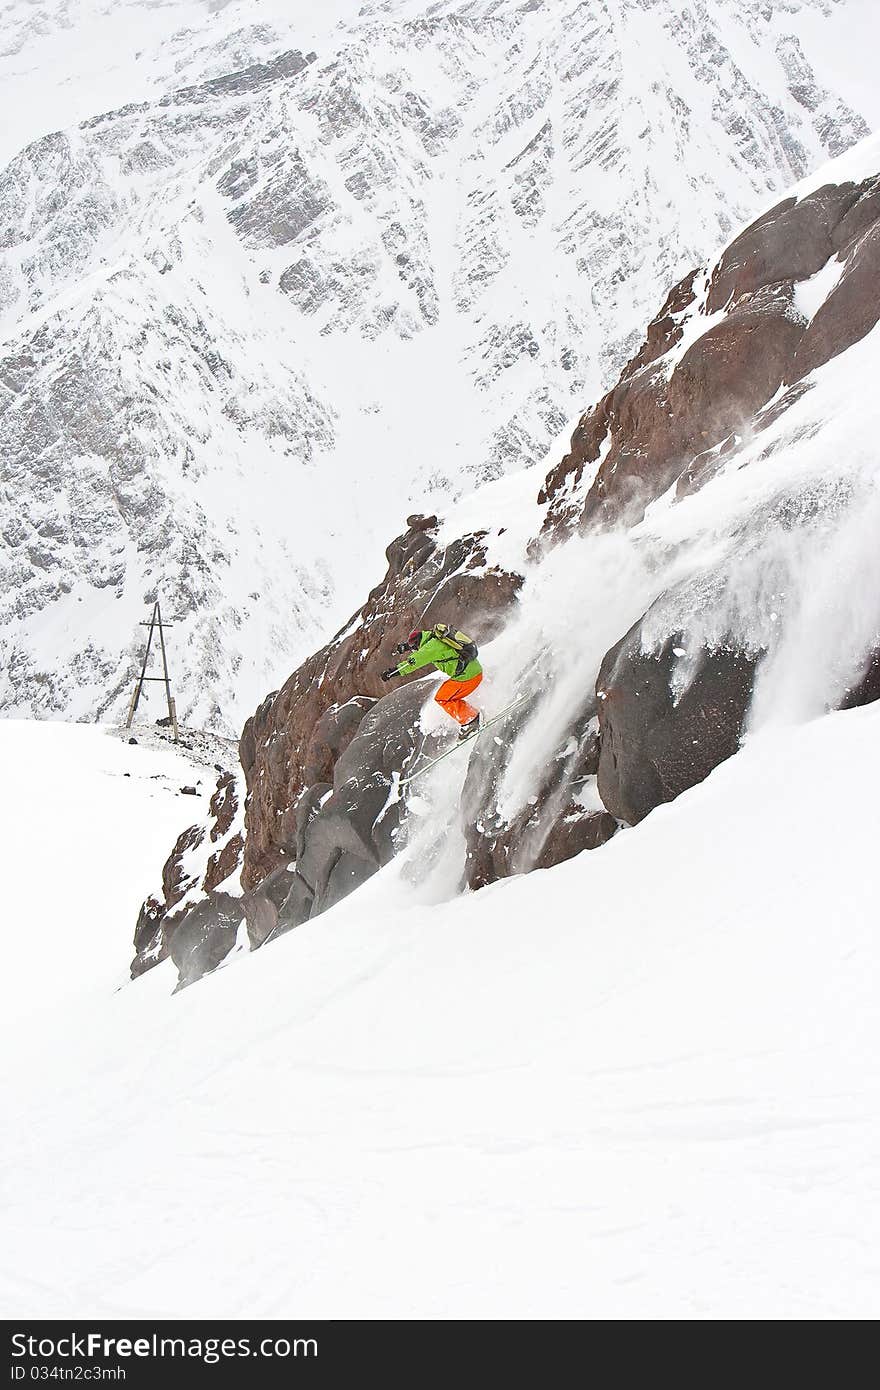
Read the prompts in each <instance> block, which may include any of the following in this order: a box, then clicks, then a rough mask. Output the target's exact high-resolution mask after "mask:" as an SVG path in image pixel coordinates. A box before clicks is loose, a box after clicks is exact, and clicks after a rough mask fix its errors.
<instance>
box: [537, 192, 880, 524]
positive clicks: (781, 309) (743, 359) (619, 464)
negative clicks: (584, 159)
mask: <svg viewBox="0 0 880 1390" xmlns="http://www.w3.org/2000/svg"><path fill="white" fill-rule="evenodd" d="M832 258H835V259H836V260H837V261H839V262H841V263H842V264H843V267H844V269H843V272H842V274H841V276H840V279H839V281H838V283H837V285H836V286H835V287H834V289H833V290H832V291H831V293H830V294H829V296H828V298H827V300H826V301H825V303H824V304H823V305H822V306H821V307H820V308H819V310H818V312H817V313H816V314H815V315H814V316H813V318H812V320H811V321H810V322H809V323H808V322H807V320H806V319H805V318H804V317H803V315H802V314H800V312H799V311H798V309H797V306H796V299H795V286H796V285H797V284H799V283H801V282H803V281H804V280H807V279H809V278H810V277H811V276H813V275H815V274H816V273H817V272H818V271H819V270H822V269H823V267H825V266H826V265H827V264H828V263H829V261H830V260H831V259H832ZM697 281H698V272H696V271H694V272H691V274H690V275H688V276H686V277H685V279H684V280H682V281H681V282H680V283H679V285H677V286H676V287H675V289H674V290H673V291H672V294H671V295H670V296H669V298H668V299H667V302H666V304H664V306H663V309H661V311H660V313H659V315H658V316H657V318H656V319H655V320H654V321H653V323H652V324H651V325H650V326H649V328H648V333H647V337H646V340H645V344H644V346H643V347H642V349H641V350H640V352H639V353H638V354H637V355H636V356H635V357H634V358H633V359H632V361H631V362H630V363H628V365H627V366H626V367H625V368H624V370H623V372H622V373H621V376H620V379H619V380H618V382H617V385H616V386H615V387H614V388H613V389H612V390H611V391H609V392H608V394H607V395H606V396H604V397H603V398H602V400H601V401H599V403H598V405H596V406H595V407H594V408H593V409H592V410H591V411H588V412H587V413H586V414H585V415H584V416H582V417H581V419H580V421H579V422H578V425H577V428H576V429H575V431H574V434H573V435H572V439H571V449H570V452H569V453H568V454H566V455H565V457H564V458H563V459H562V461H561V462H560V463H559V464H558V465H557V466H556V467H555V468H554V469H552V470H551V472H550V473H549V474H548V475H547V478H546V480H545V483H544V487H543V489H542V490H541V493H540V496H539V500H540V501H541V502H547V501H549V502H550V507H549V510H548V513H547V517H546V519H545V523H544V530H545V532H549V533H550V534H559V533H560V531H564V530H566V529H568V528H570V527H571V526H572V525H573V524H578V525H580V526H581V527H582V528H584V529H588V528H590V527H592V526H595V525H597V524H614V523H615V522H618V521H626V522H633V521H636V520H638V519H639V517H640V516H641V515H642V514H643V513H644V510H645V507H646V506H647V505H648V503H650V502H651V501H653V500H655V499H656V498H657V497H659V496H660V495H661V494H662V493H663V492H665V491H666V490H667V488H669V487H670V486H671V485H672V484H673V483H675V482H676V481H677V480H678V479H680V478H683V477H684V476H686V482H685V484H684V485H685V486H687V487H689V488H693V487H694V486H695V485H696V486H698V485H699V484H700V483H701V482H702V481H705V479H706V478H707V477H708V476H709V475H710V473H711V471H712V469H711V468H710V467H707V466H706V462H707V459H708V458H709V456H710V455H711V454H713V452H714V451H716V450H723V446H724V445H725V442H726V441H731V442H732V441H733V440H734V439H735V437H736V435H737V432H738V431H742V430H743V429H744V428H745V427H751V425H752V422H753V420H754V416H755V414H756V412H758V411H759V410H760V409H761V408H762V407H763V406H765V405H766V404H767V403H768V402H769V401H770V400H771V399H772V398H773V397H774V396H775V394H776V392H777V391H778V390H779V388H780V387H781V386H786V385H788V386H790V385H792V384H793V383H796V382H799V381H801V380H802V379H803V378H804V377H805V376H806V375H807V374H808V373H809V372H811V371H813V370H814V369H815V368H816V367H819V366H821V365H822V364H823V363H825V362H827V361H829V360H830V358H832V357H835V356H837V355H838V354H839V353H841V352H843V351H844V350H845V349H846V348H848V347H850V346H851V345H852V344H853V343H855V342H857V341H858V340H859V339H860V338H862V337H864V336H865V334H867V333H868V332H870V330H871V329H872V328H873V327H874V325H875V324H876V323H877V322H878V320H880V176H875V177H873V178H870V179H866V180H865V181H864V182H862V183H860V184H854V183H843V184H829V185H826V186H825V187H824V188H820V189H818V190H816V191H815V192H814V193H811V194H809V195H808V196H807V197H805V198H802V199H801V200H800V201H796V200H795V199H794V198H787V199H785V200H784V201H783V202H782V203H780V204H779V205H778V206H777V207H775V208H773V209H772V210H771V211H770V212H768V213H766V214H765V215H764V216H763V217H760V218H758V220H757V221H756V222H754V223H753V224H752V225H751V226H750V227H748V228H746V230H745V231H744V232H742V233H741V235H740V236H738V237H737V238H736V240H735V241H733V242H732V243H731V245H730V246H729V247H728V249H727V250H726V251H725V252H724V254H723V255H722V256H721V258H720V260H719V261H718V263H717V264H716V266H715V268H714V270H713V271H712V274H711V277H710V278H709V282H708V287H707V289H706V291H705V293H704V295H703V298H702V301H701V302H700V303H699V304H697V305H696V307H694V306H695V294H694V287H695V285H696V284H697ZM722 313H723V315H724V317H723V318H721V319H720V320H719V321H717V322H714V323H711V324H710V323H709V319H710V318H712V317H717V315H719V314H722ZM694 315H696V316H697V318H698V319H699V318H701V317H702V318H704V319H706V329H705V330H704V332H703V333H702V335H701V336H699V337H698V338H697V339H696V340H695V341H694V342H692V343H691V344H690V346H689V347H688V348H687V351H685V352H684V353H683V354H682V355H681V356H680V358H678V359H677V358H676V355H675V348H676V346H677V345H678V344H679V342H680V341H681V337H682V332H683V327H684V325H685V323H687V322H690V324H691V328H693V322H694ZM791 399H794V397H792V398H791ZM600 458H601V464H600V466H599V468H598V471H596V470H595V465H596V463H597V462H598V461H599V459H600ZM594 472H595V477H592V474H593V473H594ZM588 477H590V478H591V482H590V485H589V487H587V484H586V480H587V478H588Z"/></svg>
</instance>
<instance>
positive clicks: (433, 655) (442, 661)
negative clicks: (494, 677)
mask: <svg viewBox="0 0 880 1390" xmlns="http://www.w3.org/2000/svg"><path fill="white" fill-rule="evenodd" d="M458 660H459V657H458V652H457V651H455V649H454V648H453V647H450V645H449V643H448V642H441V640H440V638H439V637H432V636H431V634H430V632H423V633H422V639H421V643H420V645H419V649H418V651H415V652H413V653H412V655H411V656H408V657H406V658H405V659H404V660H403V661H399V662H398V663H397V670H398V672H399V673H400V675H401V676H408V675H409V674H410V672H411V671H417V670H418V669H419V667H420V666H436V667H437V670H438V671H442V672H443V674H444V676H450V677H451V678H452V679H453V680H456V681H470V680H473V678H474V676H481V675H482V674H483V668H482V666H481V665H480V663H479V661H476V660H474V661H469V662H468V664H467V666H465V668H464V670H463V671H462V672H461V674H460V675H458V676H457V675H456V674H455V668H456V667H457V666H458Z"/></svg>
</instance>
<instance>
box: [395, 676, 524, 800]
mask: <svg viewBox="0 0 880 1390" xmlns="http://www.w3.org/2000/svg"><path fill="white" fill-rule="evenodd" d="M531 698H532V697H531V695H520V696H519V698H518V699H516V700H511V702H510V704H509V705H505V706H504V709H502V710H499V711H498V713H497V714H493V716H492V718H491V719H487V720H486V722H485V723H484V724H483V725H482V727H481V728H479V729H477V731H476V733H474V734H468V736H467V738H460V739H458V741H457V742H456V743H453V745H452V747H451V748H447V749H445V751H444V752H442V753H438V754H437V757H436V758H431V760H430V762H427V763H424V764H423V765H422V766H421V767H417V768H416V770H415V772H411V773H410V774H409V776H408V777H401V779H400V785H401V786H402V787H405V786H406V785H407V784H408V783H409V782H414V781H415V780H416V778H417V777H421V776H422V774H423V773H424V772H430V770H431V768H432V767H436V766H437V764H438V763H442V761H443V759H444V758H449V757H451V756H452V754H453V753H457V752H458V750H459V748H465V747H466V746H467V745H468V744H469V743H473V741H474V739H476V738H479V737H480V734H484V733H485V732H486V730H487V729H491V727H492V725H493V724H497V723H498V721H499V720H500V719H503V718H504V716H505V715H506V714H509V713H510V711H511V710H512V709H516V707H517V705H523V704H525V702H526V700H530V699H531Z"/></svg>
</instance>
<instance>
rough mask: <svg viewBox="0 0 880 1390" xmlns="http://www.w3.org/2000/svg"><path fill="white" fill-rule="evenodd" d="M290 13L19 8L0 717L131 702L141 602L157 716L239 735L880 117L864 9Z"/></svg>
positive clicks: (539, 452) (6, 191)
mask: <svg viewBox="0 0 880 1390" xmlns="http://www.w3.org/2000/svg"><path fill="white" fill-rule="evenodd" d="M312 9H313V7H311V6H302V5H301V6H290V5H281V4H280V3H278V4H276V5H266V4H258V3H257V0H251V2H250V3H241V4H232V5H227V6H223V7H217V6H213V5H208V6H204V5H200V4H195V3H180V4H174V5H170V6H163V7H161V8H158V9H157V8H156V7H154V6H150V5H146V4H128V5H118V4H117V5H114V6H108V5H105V4H102V3H100V0H82V3H80V4H72V3H71V4H64V3H60V0H59V3H58V4H56V5H53V6H48V5H47V6H45V7H42V8H40V9H35V8H34V7H33V6H32V5H23V4H21V3H16V0H13V3H12V4H11V5H9V6H7V10H6V12H5V13H4V36H5V37H6V47H5V49H4V52H3V54H2V55H0V77H2V78H3V81H4V91H6V92H7V93H8V94H11V97H12V98H13V99H14V100H15V101H16V103H17V105H18V110H19V112H20V117H21V128H22V130H23V133H24V139H26V140H29V141H30V143H28V144H27V145H26V146H25V147H24V148H22V149H20V150H19V149H16V148H14V147H13V146H9V147H8V149H7V155H8V157H9V160H10V162H9V163H8V165H7V167H6V169H5V171H4V172H3V173H2V175H0V332H2V347H0V352H2V358H0V422H2V423H0V430H2V468H3V478H2V489H0V530H2V535H3V553H2V573H0V578H2V600H0V602H2V610H0V616H2V636H0V707H2V708H3V709H5V710H6V711H7V712H24V713H33V714H37V715H47V714H62V715H66V716H72V717H75V718H87V717H92V716H94V715H98V716H113V715H116V714H118V713H120V712H121V711H122V710H123V709H124V707H125V703H126V700H127V695H128V691H129V689H130V685H131V682H132V679H133V676H134V671H135V663H136V660H137V651H136V638H135V633H136V632H137V627H136V624H137V623H138V622H139V620H140V619H141V618H142V617H143V616H144V608H145V605H146V604H147V603H148V602H150V601H151V600H152V598H153V596H154V595H155V594H156V593H160V594H161V596H162V598H163V601H164V607H165V611H166V612H173V613H174V615H175V617H176V618H177V619H178V626H177V628H176V630H175V631H174V632H173V634H172V648H171V656H172V671H173V675H174V679H175V683H176V686H177V691H178V703H179V707H180V710H181V714H182V715H183V716H184V717H185V718H186V719H187V720H188V721H189V722H190V723H201V724H204V725H209V726H213V727H216V728H220V729H225V730H226V731H231V732H234V731H237V729H238V727H239V726H240V722H241V719H242V718H243V716H244V715H245V714H247V713H248V712H249V711H250V710H251V709H253V708H254V706H255V705H256V704H257V702H258V701H259V700H260V699H261V698H262V696H263V695H264V693H265V691H266V690H267V689H268V688H271V687H273V686H275V685H277V684H279V683H280V681H281V679H282V678H283V677H284V676H285V675H286V673H287V672H288V671H289V670H290V669H291V667H292V666H294V665H295V664H296V663H297V662H299V661H301V660H302V658H303V657H304V656H305V655H306V654H307V653H308V652H309V651H312V650H314V649H315V648H316V647H317V646H318V645H319V644H320V642H321V641H322V640H324V639H325V638H326V634H327V632H328V631H330V630H332V629H333V627H334V626H337V625H338V624H339V623H341V622H342V621H343V620H344V618H345V617H346V616H347V614H348V613H349V612H350V611H351V609H352V608H353V607H354V606H355V605H356V603H357V602H359V601H360V599H361V596H362V593H363V589H364V587H365V583H366V582H369V578H370V577H371V576H372V575H373V574H375V573H377V572H378V571H379V569H380V566H381V555H382V547H383V545H384V544H385V542H387V539H388V536H389V535H390V534H394V533H395V532H396V531H397V530H398V529H399V528H400V524H401V521H402V518H403V517H404V516H405V515H406V513H407V512H408V511H423V512H426V513H430V512H435V511H437V510H438V509H442V508H445V507H447V506H448V505H449V503H450V501H452V500H454V499H455V498H457V497H459V496H462V495H465V494H467V493H468V492H469V491H471V490H472V489H473V488H474V486H475V485H476V484H478V483H482V482H486V481H487V480H492V479H501V478H503V477H505V476H506V475H512V474H516V473H518V472H520V471H521V470H523V469H526V468H528V467H529V466H530V465H534V464H536V463H539V462H540V461H541V460H542V459H544V457H545V456H546V454H547V451H548V448H549V447H550V445H551V443H552V441H553V440H554V439H555V438H556V437H557V436H559V434H560V432H561V431H563V429H564V427H565V426H566V422H567V421H569V420H571V419H572V418H573V417H574V416H575V415H576V414H577V413H578V412H579V411H580V410H582V408H583V405H584V402H585V400H590V399H598V397H599V396H600V395H601V393H602V391H603V390H605V389H607V387H608V385H609V384H610V382H611V381H613V380H614V379H615V377H616V375H617V373H618V372H619V370H620V368H621V366H622V365H623V363H624V362H625V361H626V360H627V358H628V357H629V356H630V354H631V353H632V351H633V350H634V348H635V346H636V345H637V342H638V341H639V340H640V335H641V331H642V327H643V325H644V323H645V322H646V321H647V320H648V318H649V317H650V315H651V313H653V311H654V309H655V307H656V303H657V300H658V296H659V293H660V292H661V291H662V289H663V288H665V287H666V286H668V285H669V284H671V283H673V282H675V281H676V280H678V279H679V278H680V277H681V275H682V274H684V272H685V271H686V270H687V269H689V268H690V267H691V266H692V265H693V264H695V263H697V262H698V261H700V260H701V259H702V258H703V257H705V255H706V254H707V250H711V249H712V248H715V247H718V246H720V245H722V244H724V242H725V241H726V240H728V239H729V234H730V231H731V229H732V228H733V227H734V226H735V225H737V224H738V223H740V222H742V221H744V220H746V219H748V218H749V217H750V216H752V215H754V214H755V213H756V212H757V211H758V210H759V209H760V208H761V207H762V206H764V205H766V203H767V201H768V197H769V196H770V195H772V194H774V193H775V192H778V191H780V190H782V189H784V188H785V187H787V186H788V185H789V184H790V183H791V182H792V181H793V180H795V179H797V178H800V177H801V176H803V175H804V174H805V173H807V172H808V170H810V169H812V168H813V167H815V166H816V165H817V164H819V163H820V162H821V161H822V160H823V159H825V158H827V157H828V156H833V155H837V154H839V153H840V152H841V151H842V150H844V149H845V148H847V147H848V146H849V145H850V144H852V142H853V141H854V140H856V139H857V138H859V137H860V136H862V135H864V134H865V133H866V129H867V127H866V124H865V119H866V118H867V119H868V120H872V119H874V116H875V112H874V111H873V110H872V108H871V103H872V101H873V100H875V98H874V97H873V96H872V89H871V86H870V83H869V82H868V81H867V80H866V73H867V72H868V65H869V64H870V62H871V51H872V50H871V45H870V44H869V43H859V42H858V41H857V38H856V37H855V35H856V34H857V32H858V25H859V24H860V23H861V24H863V23H864V22H865V15H866V13H867V12H866V10H865V8H864V6H863V5H861V4H860V3H859V2H858V0H841V3H838V4H834V3H831V0H788V2H787V3H785V4H767V3H758V0H724V2H723V3H720V2H719V3H712V4H710V3H694V4H691V5H689V6H687V7H682V6H680V5H677V4H673V3H671V0H670V2H669V3H667V2H666V0H659V2H658V3H645V0H608V2H607V3H582V4H572V3H547V4H542V3H537V2H536V0H533V2H532V3H528V4H521V3H512V0H511V2H510V3H505V2H503V0H502V3H497V2H493V3H488V0H487V3H471V4H466V5H457V4H441V5H431V6H428V5H426V4H424V3H414V0H407V2H404V0H401V3H394V2H393V0H392V3H388V4H385V5H380V6H365V7H363V8H362V9H359V8H357V7H356V6H354V5H353V4H352V5H347V4H343V3H337V4H336V5H330V6H327V7H322V14H321V16H320V17H316V16H315V15H314V14H312V13H311V11H312ZM841 26H849V34H848V40H849V41H848V43H847V45H846V47H845V49H844V48H843V47H842V45H841V44H840V42H839V40H838V34H839V31H840V28H841ZM78 38H79V39H81V40H82V43H81V45H80V46H81V49H82V52H83V54H84V55H85V54H87V55H88V56H87V57H85V56H84V57H83V59H82V63H80V50H79V47H78V46H77V40H78ZM72 48H74V49H76V53H75V57H74V58H71V56H70V54H71V49H72ZM62 76H63V80H60V79H61V78H62ZM25 92H27V93H29V94H30V100H29V101H27V102H25V101H24V100H23V98H22V94H23V93H25ZM44 95H45V101H44V100H43V96H44ZM48 121H51V123H53V124H57V126H58V127H59V129H57V130H49V129H47V122H48ZM13 128H14V126H11V127H10V129H13ZM7 134H8V132H7ZM557 457H558V451H557Z"/></svg>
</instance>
